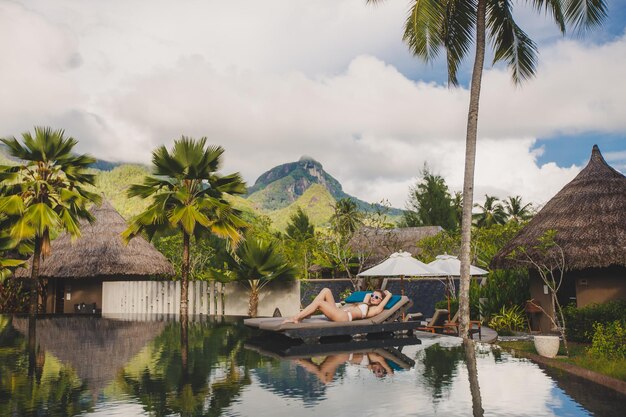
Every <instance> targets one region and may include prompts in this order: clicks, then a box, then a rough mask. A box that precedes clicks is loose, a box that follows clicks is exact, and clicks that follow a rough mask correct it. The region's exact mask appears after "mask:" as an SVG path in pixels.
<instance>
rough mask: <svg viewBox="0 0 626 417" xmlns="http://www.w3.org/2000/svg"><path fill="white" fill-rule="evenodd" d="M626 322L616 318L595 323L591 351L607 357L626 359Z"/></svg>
mask: <svg viewBox="0 0 626 417" xmlns="http://www.w3.org/2000/svg"><path fill="white" fill-rule="evenodd" d="M625 324H626V323H624V322H623V321H620V320H615V321H613V322H610V323H606V324H602V323H594V325H593V330H594V332H593V338H592V341H591V347H590V348H589V353H590V354H591V355H592V356H595V357H599V358H605V359H626V325H625Z"/></svg>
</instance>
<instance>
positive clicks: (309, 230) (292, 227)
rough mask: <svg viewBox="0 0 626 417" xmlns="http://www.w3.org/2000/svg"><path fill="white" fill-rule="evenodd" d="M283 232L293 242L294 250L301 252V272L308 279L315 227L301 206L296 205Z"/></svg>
mask: <svg viewBox="0 0 626 417" xmlns="http://www.w3.org/2000/svg"><path fill="white" fill-rule="evenodd" d="M285 234H286V235H287V238H288V239H289V241H290V242H292V243H293V245H294V248H295V249H296V252H299V253H301V254H302V261H303V262H302V272H303V274H304V279H308V278H309V259H310V252H311V246H312V245H311V244H312V242H313V238H314V237H315V228H314V226H313V224H311V220H310V219H309V216H307V214H306V213H305V212H304V211H303V210H302V208H301V207H298V210H297V211H296V212H295V213H294V214H293V215H292V216H291V217H290V218H289V224H287V229H286V230H285Z"/></svg>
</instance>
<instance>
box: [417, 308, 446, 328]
mask: <svg viewBox="0 0 626 417" xmlns="http://www.w3.org/2000/svg"><path fill="white" fill-rule="evenodd" d="M446 317H448V310H446V309H436V310H435V314H433V317H432V318H431V319H430V320H427V321H426V322H422V323H423V325H422V326H421V327H419V328H418V329H417V330H421V331H424V332H431V333H443V331H444V330H445V326H444V325H445V323H446Z"/></svg>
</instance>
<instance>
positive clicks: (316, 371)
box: [294, 352, 393, 384]
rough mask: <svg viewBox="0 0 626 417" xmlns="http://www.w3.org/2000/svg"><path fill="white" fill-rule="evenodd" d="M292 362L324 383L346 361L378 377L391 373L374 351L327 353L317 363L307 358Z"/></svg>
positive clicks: (329, 381) (383, 360) (386, 364)
mask: <svg viewBox="0 0 626 417" xmlns="http://www.w3.org/2000/svg"><path fill="white" fill-rule="evenodd" d="M294 362H295V363H297V364H298V365H300V366H301V367H303V368H304V369H305V370H306V371H308V372H310V373H311V374H313V375H315V376H317V378H318V379H319V380H320V381H322V382H323V383H324V384H330V383H331V382H333V379H335V373H336V372H337V369H338V368H339V366H340V365H342V364H344V363H346V362H347V363H349V364H351V365H358V366H361V367H365V368H367V369H369V370H370V371H372V373H373V374H374V375H375V376H376V377H378V378H382V377H384V376H385V375H388V374H389V375H390V374H393V369H391V367H390V366H389V364H388V363H387V361H386V360H385V358H384V357H382V356H381V355H380V354H378V353H376V352H363V353H350V354H348V353H339V354H336V355H329V356H327V357H326V358H325V359H324V360H323V361H322V363H320V364H319V365H318V364H316V363H315V362H313V361H312V360H311V359H308V358H306V359H295V360H294Z"/></svg>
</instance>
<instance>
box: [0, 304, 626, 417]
mask: <svg viewBox="0 0 626 417" xmlns="http://www.w3.org/2000/svg"><path fill="white" fill-rule="evenodd" d="M36 331H37V345H36V350H35V359H34V361H33V362H32V363H33V364H34V370H33V372H32V377H29V346H28V322H27V320H26V319H22V318H13V319H10V318H7V317H3V316H0V417H3V416H22V415H51V416H74V415H78V414H81V415H90V414H91V413H93V414H97V415H99V416H102V415H110V414H112V413H113V412H118V413H119V414H121V415H125V416H133V415H151V416H165V415H182V416H215V417H217V416H234V415H240V416H246V415H273V416H277V417H280V416H292V415H298V416H304V415H315V416H319V415H320V414H324V415H359V416H364V415H381V414H393V415H397V416H404V415H416V414H419V415H446V416H447V415H450V416H459V415H464V416H465V415H470V413H471V411H470V410H473V412H474V415H482V413H483V408H484V409H486V410H488V413H489V414H491V415H498V416H499V415H515V416H517V415H528V416H531V415H532V416H550V415H574V416H576V415H589V412H588V411H587V410H586V409H585V408H587V409H589V410H592V412H598V413H601V414H602V415H611V414H613V415H619V413H618V411H619V410H620V404H621V403H623V401H624V398H623V397H616V396H614V395H607V392H606V390H604V391H603V390H599V391H597V392H595V393H594V394H593V395H592V396H591V395H588V396H587V397H580V395H581V393H580V392H577V391H576V390H574V389H572V388H571V387H570V386H569V382H570V379H566V380H565V382H567V383H564V382H563V381H561V382H555V380H554V379H551V378H549V377H547V376H546V375H545V373H544V371H542V370H541V369H540V368H539V367H538V366H537V365H535V364H534V363H532V362H529V361H527V360H523V359H517V358H514V357H512V356H511V355H509V354H507V353H500V352H497V354H494V353H492V350H491V348H489V347H485V345H480V344H478V345H476V346H473V345H471V346H468V345H462V344H461V342H460V340H459V339H455V338H449V337H444V336H428V337H426V336H423V339H422V343H423V344H420V340H419V339H415V338H412V339H411V338H405V339H400V340H395V339H382V340H361V341H337V342H333V343H322V344H317V345H307V344H293V343H290V344H284V343H283V344H282V345H281V343H282V342H281V343H278V344H277V343H274V342H276V341H275V340H273V341H272V343H267V338H266V339H260V338H258V337H256V338H251V337H250V336H251V334H250V331H249V330H248V329H246V328H244V327H243V326H241V323H240V322H239V321H229V320H222V319H220V320H213V319H211V320H206V319H205V321H203V322H197V321H188V322H186V321H183V322H180V323H178V322H161V321H153V322H131V321H115V320H108V319H99V318H94V317H72V318H69V317H61V318H48V319H41V320H38V323H37V327H36ZM259 341H260V342H259ZM270 347H272V348H274V350H271V349H270ZM494 359H495V360H494ZM466 373H467V375H466ZM555 378H562V376H558V375H557V376H555ZM561 387H563V388H561ZM579 391H582V390H579ZM584 391H586V392H589V391H590V390H589V389H585V390H584ZM572 397H574V398H582V401H578V400H577V401H578V402H577V401H575V400H573V399H572ZM581 403H582V404H584V407H583V406H581ZM598 403H602V406H601V407H600V406H598Z"/></svg>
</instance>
